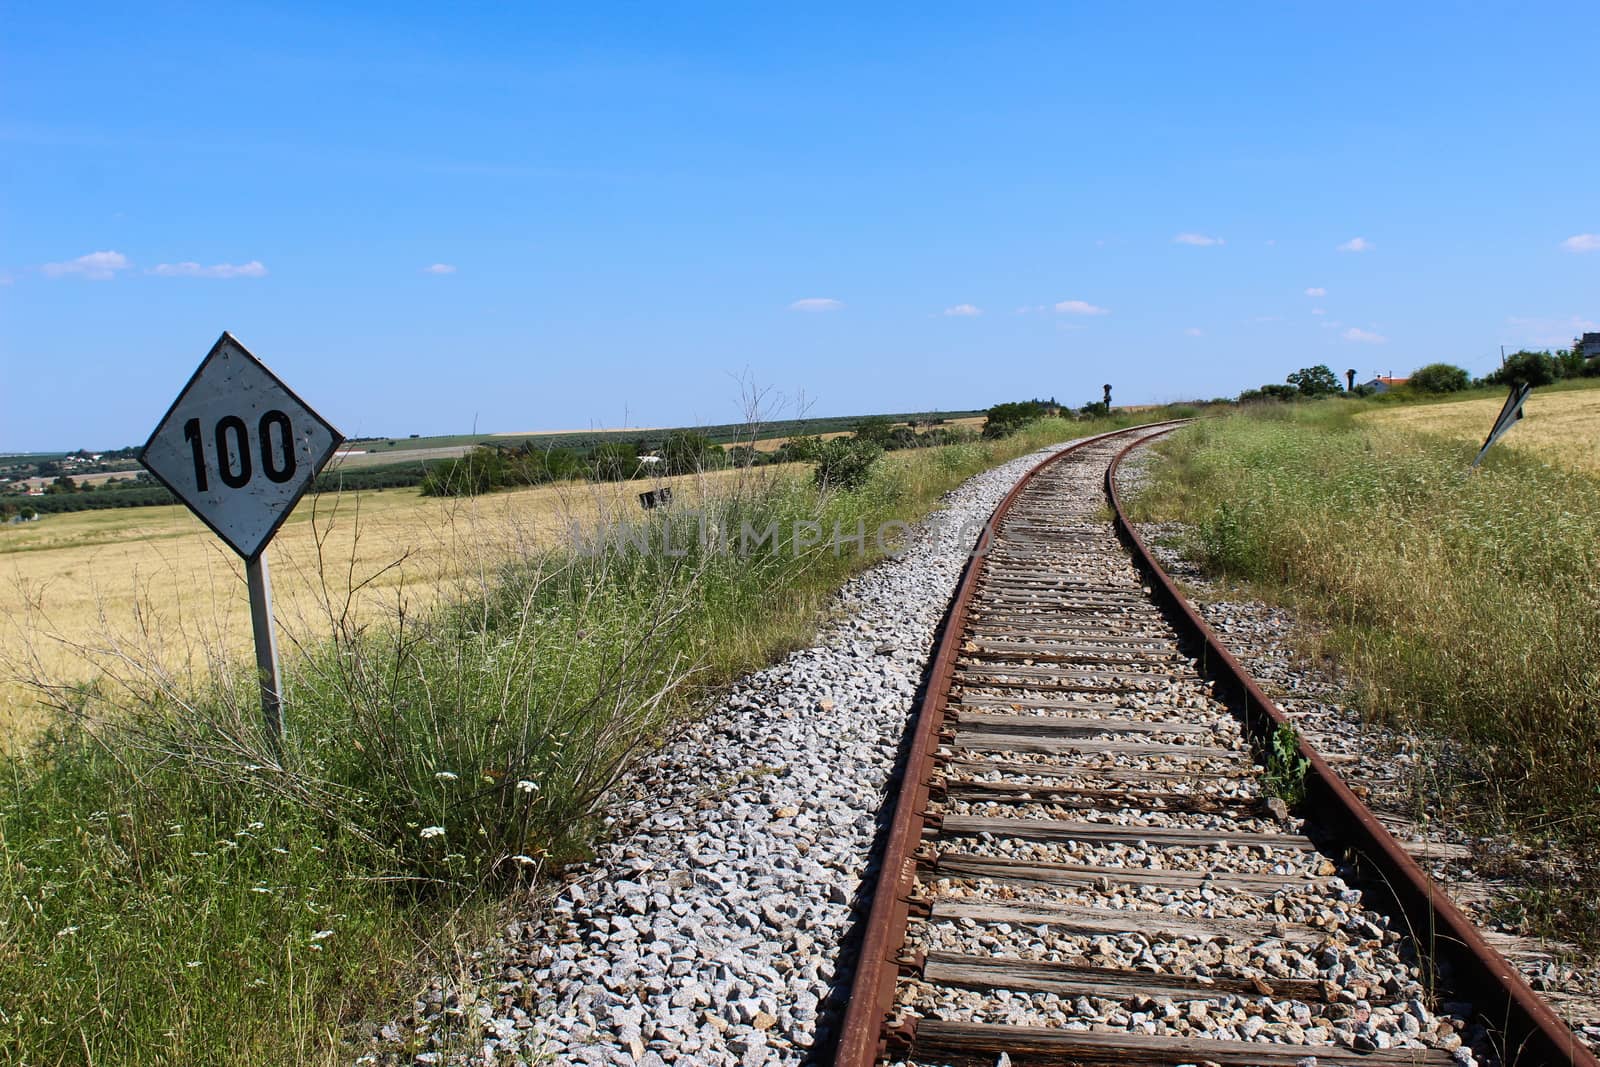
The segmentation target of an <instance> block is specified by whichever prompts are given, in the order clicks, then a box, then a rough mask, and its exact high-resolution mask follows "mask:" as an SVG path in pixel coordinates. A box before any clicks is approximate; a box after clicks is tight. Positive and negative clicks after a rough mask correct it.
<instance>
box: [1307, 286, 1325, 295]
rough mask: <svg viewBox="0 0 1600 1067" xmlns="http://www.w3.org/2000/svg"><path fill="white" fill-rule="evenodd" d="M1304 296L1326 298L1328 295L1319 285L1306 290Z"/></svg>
mask: <svg viewBox="0 0 1600 1067" xmlns="http://www.w3.org/2000/svg"><path fill="white" fill-rule="evenodd" d="M1306 295H1307V296H1327V295H1328V290H1326V289H1324V288H1323V287H1322V286H1320V285H1313V286H1312V287H1311V288H1309V289H1307V290H1306Z"/></svg>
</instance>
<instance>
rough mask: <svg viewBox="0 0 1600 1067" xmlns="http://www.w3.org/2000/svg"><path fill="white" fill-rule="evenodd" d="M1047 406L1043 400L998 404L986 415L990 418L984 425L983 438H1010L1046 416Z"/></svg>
mask: <svg viewBox="0 0 1600 1067" xmlns="http://www.w3.org/2000/svg"><path fill="white" fill-rule="evenodd" d="M1045 410H1046V409H1045V404H1044V402H1043V401H1041V400H1023V401H1019V402H1016V403H1011V404H996V405H995V406H994V407H992V408H990V409H989V410H988V411H987V412H986V413H985V414H986V415H987V416H988V417H987V418H986V419H985V420H984V423H983V436H985V437H988V438H995V437H1010V436H1011V435H1012V434H1014V433H1016V432H1017V431H1018V430H1020V429H1022V427H1023V426H1024V425H1026V424H1027V423H1030V422H1032V421H1033V420H1034V419H1037V418H1041V417H1042V416H1043V415H1044V414H1045Z"/></svg>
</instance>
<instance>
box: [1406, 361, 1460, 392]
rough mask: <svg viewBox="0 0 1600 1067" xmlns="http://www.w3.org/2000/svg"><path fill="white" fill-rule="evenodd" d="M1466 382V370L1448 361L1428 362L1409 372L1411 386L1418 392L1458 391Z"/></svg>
mask: <svg viewBox="0 0 1600 1067" xmlns="http://www.w3.org/2000/svg"><path fill="white" fill-rule="evenodd" d="M1467 384H1468V377H1467V372H1466V371H1464V370H1462V369H1461V368H1460V367H1457V366H1454V365H1453V364H1450V363H1429V364H1428V365H1427V366H1426V367H1418V368H1417V369H1416V370H1414V371H1412V372H1411V378H1410V385H1411V388H1413V389H1415V390H1417V391H1418V392H1420V393H1459V392H1460V391H1461V390H1463V389H1465V388H1466V387H1467Z"/></svg>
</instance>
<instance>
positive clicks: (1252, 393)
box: [1239, 383, 1300, 404]
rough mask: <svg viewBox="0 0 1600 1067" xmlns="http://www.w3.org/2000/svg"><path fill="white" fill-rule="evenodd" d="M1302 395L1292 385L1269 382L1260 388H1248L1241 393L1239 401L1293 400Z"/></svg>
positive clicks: (1243, 402)
mask: <svg viewBox="0 0 1600 1067" xmlns="http://www.w3.org/2000/svg"><path fill="white" fill-rule="evenodd" d="M1299 395H1300V391H1299V390H1298V389H1296V388H1295V387H1294V386H1292V385H1277V384H1273V383H1268V384H1267V385H1263V386H1262V387H1261V388H1260V389H1246V390H1245V391H1244V392H1242V393H1240V394H1239V403H1241V404H1246V403H1249V402H1250V401H1252V400H1293V399H1294V398H1295V397H1297V396H1299Z"/></svg>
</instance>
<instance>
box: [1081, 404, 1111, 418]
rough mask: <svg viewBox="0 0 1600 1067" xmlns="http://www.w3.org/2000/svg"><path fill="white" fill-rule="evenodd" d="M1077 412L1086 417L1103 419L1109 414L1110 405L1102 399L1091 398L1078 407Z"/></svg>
mask: <svg viewBox="0 0 1600 1067" xmlns="http://www.w3.org/2000/svg"><path fill="white" fill-rule="evenodd" d="M1078 414H1079V415H1082V416H1083V417H1084V418H1086V419H1103V418H1105V417H1106V416H1107V415H1109V414H1111V405H1110V404H1108V403H1106V402H1105V401H1104V400H1091V401H1089V402H1088V403H1087V404H1085V405H1083V407H1081V408H1079V409H1078Z"/></svg>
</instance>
